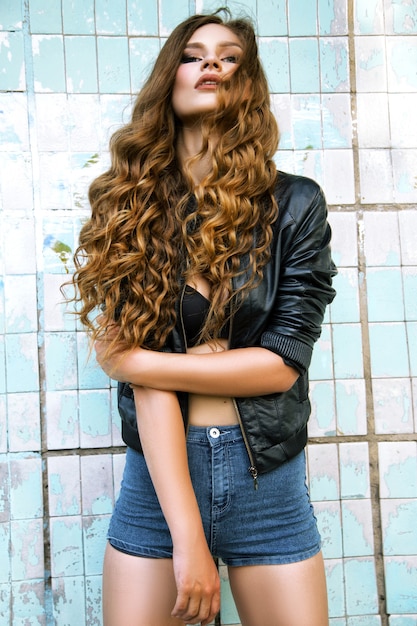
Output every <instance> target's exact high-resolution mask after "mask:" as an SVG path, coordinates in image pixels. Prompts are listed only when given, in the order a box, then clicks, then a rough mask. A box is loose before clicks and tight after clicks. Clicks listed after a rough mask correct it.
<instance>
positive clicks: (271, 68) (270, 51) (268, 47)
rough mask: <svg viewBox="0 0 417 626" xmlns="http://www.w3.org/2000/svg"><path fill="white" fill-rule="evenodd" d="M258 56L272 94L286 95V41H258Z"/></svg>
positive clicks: (274, 38)
mask: <svg viewBox="0 0 417 626" xmlns="http://www.w3.org/2000/svg"><path fill="white" fill-rule="evenodd" d="M259 56H260V58H261V61H262V65H263V68H264V70H265V73H266V76H267V79H268V84H269V88H270V90H271V92H272V93H288V92H289V90H290V74H289V61H288V43H287V40H286V39H279V38H277V37H263V38H261V39H260V40H259Z"/></svg>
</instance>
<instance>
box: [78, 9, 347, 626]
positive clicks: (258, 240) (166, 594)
mask: <svg viewBox="0 0 417 626" xmlns="http://www.w3.org/2000/svg"><path fill="white" fill-rule="evenodd" d="M223 11H224V10H223ZM219 13H220V12H219V11H218V12H217V13H216V14H213V15H208V16H207V15H206V16H202V15H195V16H193V17H191V18H189V19H187V20H186V21H185V22H183V23H182V24H180V25H179V26H178V27H177V28H176V29H175V30H174V32H173V33H172V34H171V36H170V37H169V38H168V40H167V42H166V44H165V46H164V48H163V49H162V51H161V53H160V55H159V57H158V59H157V61H156V64H155V67H154V69H153V71H152V73H151V75H150V77H149V79H148V81H147V82H146V84H145V86H144V88H143V90H142V91H141V93H140V94H139V96H138V98H137V100H136V103H135V106H134V110H133V115H132V121H131V122H130V123H129V124H128V125H127V126H125V127H124V128H122V129H121V130H120V131H118V132H117V133H116V134H115V135H114V136H113V138H112V142H111V153H112V165H111V167H110V169H109V171H108V172H106V173H105V174H103V175H102V176H100V177H99V178H98V179H97V180H95V181H94V182H93V184H92V186H91V188H90V202H91V206H92V216H91V219H90V220H89V221H88V222H87V223H86V224H85V225H84V226H83V228H82V231H81V234H80V246H79V249H78V251H77V254H76V272H75V275H74V283H75V285H76V287H77V289H78V295H77V300H78V301H79V304H80V318H81V321H82V322H83V324H84V325H85V326H86V327H87V328H88V330H89V331H90V333H91V336H92V339H93V340H94V341H95V348H96V353H97V359H98V362H99V364H100V365H101V367H102V368H103V369H104V371H105V372H106V373H107V374H109V375H110V376H112V377H113V378H114V379H115V380H118V381H119V410H120V413H121V416H122V427H123V438H124V441H125V442H126V443H127V446H128V448H127V454H126V467H125V472H124V477H123V483H122V487H121V493H120V497H119V500H118V502H117V504H116V507H115V511H114V514H113V517H112V520H111V523H110V528H109V534H108V539H109V543H108V546H107V549H106V555H105V562H104V574H103V608H104V624H105V626H119V625H120V626H122V625H123V626H143V625H146V626H179V625H183V624H185V623H187V624H198V623H201V624H202V625H206V624H208V623H209V622H210V621H211V620H213V619H214V616H215V615H216V613H217V612H218V610H219V591H220V584H219V577H218V573H217V568H216V565H215V562H214V560H213V556H215V557H221V558H222V559H223V561H224V562H225V563H226V564H227V565H228V568H229V578H230V584H231V589H232V592H233V596H234V599H235V602H236V606H237V609H238V612H239V615H240V618H241V621H242V624H243V625H244V626H281V625H282V626H284V625H285V626H300V624H303V625H306V626H325V625H326V624H327V623H328V619H327V603H326V584H325V577H324V568H323V559H322V556H321V552H320V538H319V535H318V531H317V527H316V521H315V518H314V514H313V512H312V507H311V504H310V502H309V497H308V493H307V488H306V485H305V455H304V447H305V444H306V439H307V434H306V424H307V420H308V416H309V402H308V378H307V368H308V366H309V362H310V359H311V353H312V347H313V344H314V342H315V340H316V339H317V338H318V337H319V335H320V326H321V323H322V319H323V315H324V310H325V307H326V305H327V304H328V303H329V302H331V300H332V299H333V296H334V291H333V289H332V287H331V279H332V276H333V275H334V273H335V270H334V266H333V264H332V261H331V258H330V249H329V240H330V229H329V226H328V224H327V221H326V204H325V200H324V198H323V195H322V192H321V190H320V188H319V187H318V185H316V183H314V182H313V181H311V180H308V179H306V178H302V177H297V176H290V175H287V174H284V173H283V172H277V171H276V168H275V166H274V162H273V160H272V158H273V155H274V153H275V151H276V149H277V142H278V132H277V127H276V122H275V120H274V118H273V115H272V113H271V111H270V107H269V93H268V86H267V82H266V79H265V76H264V73H263V70H262V68H261V65H260V62H259V58H258V52H257V46H256V40H255V35H254V31H253V28H252V26H251V25H250V24H249V23H248V22H247V21H245V20H230V19H229V20H228V21H222V19H221V17H220V15H219ZM226 13H227V11H226ZM97 307H101V309H102V311H103V312H102V314H101V315H100V316H98V317H97V318H94V313H95V312H96V311H97ZM212 555H213V556H212Z"/></svg>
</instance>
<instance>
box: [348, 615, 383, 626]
mask: <svg viewBox="0 0 417 626" xmlns="http://www.w3.org/2000/svg"><path fill="white" fill-rule="evenodd" d="M347 626H381V617H380V616H379V615H358V616H357V617H349V618H348V621H347Z"/></svg>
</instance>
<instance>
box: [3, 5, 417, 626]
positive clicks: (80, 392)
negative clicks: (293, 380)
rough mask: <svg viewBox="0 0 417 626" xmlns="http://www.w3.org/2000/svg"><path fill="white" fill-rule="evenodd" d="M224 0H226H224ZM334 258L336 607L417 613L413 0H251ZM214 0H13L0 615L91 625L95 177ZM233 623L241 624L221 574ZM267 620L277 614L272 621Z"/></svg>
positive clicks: (107, 499)
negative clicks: (185, 29)
mask: <svg viewBox="0 0 417 626" xmlns="http://www.w3.org/2000/svg"><path fill="white" fill-rule="evenodd" d="M223 4H225V2H223ZM227 4H228V5H229V6H230V7H232V8H236V7H238V8H239V9H240V10H242V9H243V10H244V11H245V12H246V13H249V14H250V15H252V16H254V17H255V18H256V19H257V22H258V25H259V35H260V40H259V44H260V51H261V55H262V59H263V62H264V65H265V68H266V70H267V72H268V77H269V81H270V85H271V92H272V93H273V102H274V109H275V111H276V115H277V117H278V121H279V124H280V127H281V135H282V138H281V146H280V151H279V153H278V154H277V157H276V158H277V163H278V164H279V166H280V167H281V168H282V169H286V170H288V171H293V172H298V173H304V174H306V175H308V176H311V177H313V178H315V179H316V180H318V181H319V182H320V183H321V184H322V185H323V187H324V189H325V191H326V194H327V197H328V201H329V204H330V220H331V223H332V226H333V229H334V240H333V251H334V258H335V261H336V263H337V264H338V266H339V269H340V273H339V276H338V277H337V281H336V286H337V289H338V296H337V299H336V300H335V302H334V304H333V305H332V306H331V308H330V310H329V311H328V314H327V317H326V320H325V325H324V328H323V333H322V337H321V339H320V341H319V343H318V345H317V347H316V350H315V354H314V360H313V365H312V368H311V378H312V389H311V397H312V402H313V415H312V418H311V424H310V437H311V442H310V444H309V448H308V460H309V465H308V468H309V482H310V487H311V496H312V499H313V501H314V503H315V508H316V512H317V517H318V521H319V524H320V528H321V531H322V535H323V543H324V554H325V557H326V565H327V575H328V587H329V598H330V615H331V626H416V625H417V522H416V520H417V436H416V432H417V297H416V296H417V245H416V241H417V115H416V111H417V3H416V1H415V0H356V2H355V1H354V0H308V1H307V0H246V1H244V0H242V1H241V2H240V3H239V4H237V3H236V4H235V3H232V2H228V3H227ZM214 7H215V4H213V3H211V4H210V3H208V2H206V1H203V0H195V1H193V0H175V1H172V0H159V2H158V0H146V2H145V0H120V1H118V2H113V1H111V0H95V1H94V0H22V1H20V0H0V30H1V32H0V194H1V195H0V197H1V208H0V220H1V222H0V223H1V226H0V228H1V231H0V237H1V254H0V332H1V337H0V622H1V623H2V624H10V625H13V626H20V625H23V624H25V625H27V624H44V625H45V626H51V625H52V624H56V625H57V626H66V625H70V626H75V625H77V626H93V625H94V626H95V625H99V624H101V617H100V572H101V561H102V554H103V547H104V543H105V539H104V537H105V532H106V525H107V523H108V518H109V515H110V512H111V510H112V506H113V503H114V498H115V497H116V494H117V491H118V488H119V483H120V476H121V471H122V468H123V447H122V442H121V439H120V432H119V419H118V417H117V413H116V410H115V403H114V387H112V386H110V385H109V382H108V380H107V379H106V377H105V376H104V375H103V374H102V373H101V372H100V370H99V369H98V368H96V367H95V366H94V364H93V363H91V362H90V363H89V364H86V354H87V345H86V340H85V337H84V335H83V333H82V332H81V330H80V329H79V328H77V326H76V322H75V320H74V318H72V317H71V316H68V315H65V310H64V307H63V305H62V303H61V299H60V293H59V286H60V284H61V283H62V282H63V280H64V279H65V277H66V272H67V271H71V252H72V251H73V250H74V246H75V242H76V238H77V232H78V229H79V225H80V221H81V220H82V219H83V217H84V216H85V215H86V213H87V211H88V207H87V203H86V195H85V192H86V187H87V185H88V181H89V180H91V178H92V177H93V176H95V175H96V174H97V173H98V172H100V171H102V170H103V168H104V167H106V164H107V162H108V155H107V143H108V139H109V136H110V134H111V132H112V131H113V130H114V129H115V128H117V127H118V126H119V125H120V124H121V123H122V122H123V120H125V121H126V120H127V118H128V115H129V108H130V104H131V94H132V93H135V92H136V91H137V90H138V89H139V88H140V86H141V84H142V82H143V79H144V76H145V75H146V73H147V71H148V70H149V67H150V65H151V63H152V60H153V59H154V58H155V55H156V54H157V51H158V50H159V46H160V41H161V40H163V38H164V37H166V35H167V34H169V32H170V30H171V29H172V27H173V26H174V25H175V24H176V23H177V22H178V21H180V20H181V19H182V18H184V17H186V16H188V15H189V14H192V13H194V12H201V11H206V10H208V9H211V8H214ZM221 573H222V579H223V592H224V593H223V604H222V612H221V623H222V624H237V623H238V621H239V620H238V617H237V615H236V611H235V608H234V605H233V602H232V600H231V596H230V590H229V587H228V583H227V574H226V572H225V571H224V568H222V570H221ZM260 626H262V625H260Z"/></svg>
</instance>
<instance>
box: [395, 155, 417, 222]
mask: <svg viewBox="0 0 417 626" xmlns="http://www.w3.org/2000/svg"><path fill="white" fill-rule="evenodd" d="M392 168H393V172H394V200H395V202H398V203H409V204H415V203H417V174H416V172H417V149H414V150H411V149H408V150H392ZM414 234H416V233H414Z"/></svg>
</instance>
